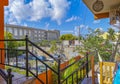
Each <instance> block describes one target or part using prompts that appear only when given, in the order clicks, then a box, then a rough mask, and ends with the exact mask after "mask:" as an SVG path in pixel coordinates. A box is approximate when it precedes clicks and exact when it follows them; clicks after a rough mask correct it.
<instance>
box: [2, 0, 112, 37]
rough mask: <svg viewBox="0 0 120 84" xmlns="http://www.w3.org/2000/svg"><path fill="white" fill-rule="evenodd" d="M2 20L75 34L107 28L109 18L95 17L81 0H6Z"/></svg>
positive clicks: (105, 29) (6, 22) (108, 26)
mask: <svg viewBox="0 0 120 84" xmlns="http://www.w3.org/2000/svg"><path fill="white" fill-rule="evenodd" d="M4 13H5V17H4V18H5V24H14V25H21V26H28V27H33V28H40V29H49V30H60V32H61V34H66V33H72V34H75V35H78V33H79V32H78V27H79V28H80V34H82V35H84V34H86V33H88V31H87V29H88V28H92V29H96V28H101V29H102V30H104V31H107V29H108V28H110V25H109V19H100V20H94V15H93V14H92V12H91V11H90V10H89V9H88V8H87V7H86V5H85V4H84V3H83V1H82V0H9V6H7V7H5V12H4Z"/></svg>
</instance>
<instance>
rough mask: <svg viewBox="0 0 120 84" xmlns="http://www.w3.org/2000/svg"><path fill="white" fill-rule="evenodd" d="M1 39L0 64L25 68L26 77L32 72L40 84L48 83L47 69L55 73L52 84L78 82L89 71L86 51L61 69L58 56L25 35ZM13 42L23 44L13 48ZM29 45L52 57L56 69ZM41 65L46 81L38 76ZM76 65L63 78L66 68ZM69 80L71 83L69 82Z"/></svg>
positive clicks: (72, 83)
mask: <svg viewBox="0 0 120 84" xmlns="http://www.w3.org/2000/svg"><path fill="white" fill-rule="evenodd" d="M3 41H4V43H5V48H0V59H1V60H0V64H2V65H7V66H11V67H15V68H20V69H23V70H25V73H26V76H27V77H28V76H29V75H31V74H32V75H33V76H34V77H36V78H37V79H38V80H39V82H40V83H42V84H49V83H48V82H49V78H48V77H49V76H48V75H49V74H48V70H51V71H52V73H54V74H55V75H57V82H55V83H54V84H74V83H75V84H78V83H79V82H81V81H82V80H83V78H84V77H88V71H89V56H88V53H87V54H86V57H83V58H81V59H79V60H77V61H76V60H75V61H74V62H72V63H70V64H69V65H67V66H66V67H65V68H63V69H61V67H60V66H61V58H60V57H58V59H56V58H54V57H53V56H52V55H51V54H49V53H48V52H46V51H45V50H44V49H42V48H40V47H39V46H37V45H36V44H35V43H33V42H31V41H30V40H29V39H28V37H27V36H26V38H25V39H12V40H10V39H8V40H0V42H3ZM12 42H13V43H12ZM15 42H17V43H19V42H23V44H24V45H21V46H19V47H14V48H13V47H11V45H13V46H14V45H15ZM31 47H34V48H35V51H36V50H37V52H42V53H44V55H46V56H48V58H51V59H53V61H55V62H56V64H57V69H54V68H53V67H52V66H51V65H49V64H48V63H47V62H46V61H43V60H41V59H40V58H39V57H38V55H37V54H35V53H34V52H33V51H32V50H31ZM3 53H5V54H3ZM21 54H22V55H21ZM3 55H4V56H5V60H4V61H3V59H2V57H4V56H3ZM31 59H32V61H31ZM21 61H22V62H21ZM21 63H22V65H21ZM31 63H32V64H31ZM31 65H33V66H31ZM41 65H42V66H44V72H45V74H46V77H45V78H46V82H44V81H43V80H42V79H41V78H39V77H38V75H39V74H40V73H41V70H40V69H39V67H41ZM76 65H77V68H76V69H75V70H73V71H72V72H71V73H70V74H69V75H68V76H66V77H64V78H63V74H64V73H65V72H66V70H68V69H69V68H71V67H74V66H76ZM69 81H70V82H71V83H69Z"/></svg>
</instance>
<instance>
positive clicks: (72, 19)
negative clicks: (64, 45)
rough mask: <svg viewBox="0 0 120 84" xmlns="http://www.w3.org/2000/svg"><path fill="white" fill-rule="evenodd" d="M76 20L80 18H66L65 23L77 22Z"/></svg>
mask: <svg viewBox="0 0 120 84" xmlns="http://www.w3.org/2000/svg"><path fill="white" fill-rule="evenodd" d="M78 19H80V17H78V16H72V17H70V18H68V19H67V20H66V21H65V22H71V21H75V20H78Z"/></svg>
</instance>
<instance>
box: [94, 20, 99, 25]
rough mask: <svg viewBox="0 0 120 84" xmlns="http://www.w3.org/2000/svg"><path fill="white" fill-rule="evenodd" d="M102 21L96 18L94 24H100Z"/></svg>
mask: <svg viewBox="0 0 120 84" xmlns="http://www.w3.org/2000/svg"><path fill="white" fill-rule="evenodd" d="M100 22H101V20H94V21H93V24H98V23H100Z"/></svg>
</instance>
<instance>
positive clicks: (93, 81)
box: [91, 56, 95, 84]
mask: <svg viewBox="0 0 120 84" xmlns="http://www.w3.org/2000/svg"><path fill="white" fill-rule="evenodd" d="M91 68H92V84H95V75H94V74H95V71H94V56H91Z"/></svg>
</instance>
